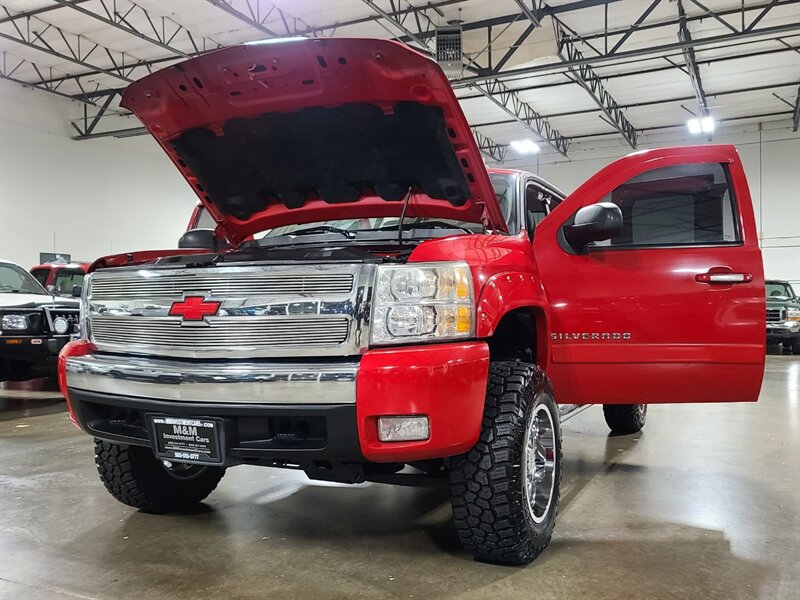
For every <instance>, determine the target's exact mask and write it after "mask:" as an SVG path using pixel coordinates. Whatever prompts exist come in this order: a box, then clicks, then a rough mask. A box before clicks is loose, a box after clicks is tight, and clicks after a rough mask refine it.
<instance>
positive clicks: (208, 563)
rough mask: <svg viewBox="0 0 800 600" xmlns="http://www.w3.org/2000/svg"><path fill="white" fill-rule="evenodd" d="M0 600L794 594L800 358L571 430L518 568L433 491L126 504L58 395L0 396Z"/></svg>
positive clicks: (238, 482) (276, 476)
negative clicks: (491, 555)
mask: <svg viewBox="0 0 800 600" xmlns="http://www.w3.org/2000/svg"><path fill="white" fill-rule="evenodd" d="M0 407H1V408H3V409H4V410H3V411H2V412H0V477H1V478H2V479H0V481H1V482H2V484H1V486H0V536H1V537H0V597H2V598H3V599H4V600H6V599H12V598H14V599H16V598H20V599H26V600H27V599H39V598H48V599H49V598H54V599H68V598H113V599H117V598H119V599H126V598H131V599H136V600H139V599H141V598H148V599H158V598H169V599H173V598H174V599H178V598H226V599H233V598H278V597H280V598H299V599H305V598H326V599H327V598H475V599H485V598H490V597H491V598H497V599H500V598H526V599H530V598H536V600H540V599H544V598H584V599H588V598H693V599H694V598H703V599H708V598H725V599H728V598H770V599H773V598H791V599H796V598H798V597H800V518H799V517H798V514H800V439H799V438H800V359H798V358H797V357H790V356H770V357H768V361H767V372H766V377H765V381H764V387H763V390H762V395H761V401H760V402H758V403H757V404H747V405H687V406H653V407H651V408H650V412H649V415H648V424H647V426H646V428H645V430H644V433H643V434H639V435H635V436H622V437H609V435H608V431H607V429H606V426H605V423H604V422H603V418H602V413H601V411H600V409H599V408H597V407H592V408H590V409H589V410H587V411H585V412H583V413H581V414H580V415H578V416H576V417H575V418H573V419H572V420H570V421H569V422H568V423H566V424H565V426H564V449H565V461H564V481H563V492H562V494H563V495H562V502H561V511H560V515H559V522H558V524H557V525H556V531H555V536H554V538H553V542H552V544H551V546H550V548H548V550H547V551H546V552H545V553H544V555H542V557H540V558H539V560H538V561H536V562H535V563H534V564H533V565H530V566H529V567H526V568H511V567H501V566H492V565H487V564H481V563H477V562H474V561H473V560H472V559H471V558H470V557H469V556H468V555H466V554H465V553H464V552H463V551H462V550H461V549H460V548H459V546H458V542H457V540H456V537H455V534H454V532H453V528H452V523H451V517H450V508H449V504H448V498H447V490H446V488H445V489H441V488H439V489H436V488H434V489H410V488H395V487H390V486H386V485H378V484H364V485H359V486H337V485H325V484H319V483H311V482H309V481H308V480H307V479H306V478H305V476H304V475H303V474H302V473H295V472H290V471H280V470H270V469H263V468H255V467H237V468H235V469H232V470H230V471H229V472H228V474H227V475H226V477H225V479H223V481H222V483H221V484H220V486H219V488H218V489H217V490H216V491H215V492H214V493H213V494H212V495H211V496H210V497H209V499H208V501H207V503H206V504H205V505H203V506H202V507H201V508H200V509H198V510H197V511H195V512H194V513H192V514H188V515H180V516H153V515H146V514H142V513H138V512H136V511H135V510H132V509H129V508H127V507H125V506H123V505H121V504H118V503H117V502H116V501H115V500H114V499H113V498H111V496H109V495H108V494H107V493H106V492H105V489H104V488H103V486H102V484H101V483H100V482H99V480H98V479H97V475H96V472H95V469H94V465H93V458H92V444H91V440H90V439H89V437H88V436H86V435H84V434H82V433H80V432H78V431H77V430H76V429H74V428H73V427H72V426H71V425H70V424H69V423H68V421H67V418H66V415H65V413H64V408H63V401H62V400H60V399H59V398H58V397H57V392H54V391H52V388H50V391H48V389H47V388H46V387H45V388H44V389H43V390H40V391H30V390H27V391H25V390H0Z"/></svg>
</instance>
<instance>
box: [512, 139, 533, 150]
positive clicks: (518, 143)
mask: <svg viewBox="0 0 800 600" xmlns="http://www.w3.org/2000/svg"><path fill="white" fill-rule="evenodd" d="M511 148H512V149H513V150H514V152H516V153H517V154H536V153H537V152H539V144H537V143H536V142H534V141H533V140H531V139H528V138H526V139H524V140H514V141H513V142H511Z"/></svg>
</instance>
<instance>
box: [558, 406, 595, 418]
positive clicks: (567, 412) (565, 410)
mask: <svg viewBox="0 0 800 600" xmlns="http://www.w3.org/2000/svg"><path fill="white" fill-rule="evenodd" d="M590 406H593V405H592V404H559V405H558V416H559V417H560V418H561V422H562V423H564V422H565V421H569V420H570V419H571V418H572V417H574V416H575V415H579V414H580V413H582V412H583V411H585V410H586V409H587V408H589V407H590Z"/></svg>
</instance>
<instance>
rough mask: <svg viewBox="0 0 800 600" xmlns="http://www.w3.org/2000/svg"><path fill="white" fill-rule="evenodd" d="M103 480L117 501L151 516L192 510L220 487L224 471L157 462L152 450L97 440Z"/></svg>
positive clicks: (96, 450) (98, 462)
mask: <svg viewBox="0 0 800 600" xmlns="http://www.w3.org/2000/svg"><path fill="white" fill-rule="evenodd" d="M94 452H95V454H94V457H95V463H97V471H98V473H99V474H100V479H101V480H102V482H103V483H104V484H105V486H106V489H107V490H108V492H109V493H110V494H111V495H112V496H114V498H116V499H117V500H119V501H120V502H122V503H123V504H127V505H128V506H132V507H133V508H138V509H139V510H142V511H144V512H149V513H157V514H161V513H169V512H176V511H181V510H186V509H188V508H191V507H192V506H194V505H195V504H197V503H199V502H201V501H202V500H204V499H205V497H206V496H208V495H209V494H210V493H211V492H212V491H213V490H214V488H216V487H217V484H218V483H219V481H220V479H222V476H223V475H224V474H225V468H224V467H207V466H202V465H189V464H184V463H173V464H172V465H171V467H169V468H168V467H167V466H165V464H164V463H163V462H162V461H161V460H159V459H157V458H156V457H155V456H154V455H153V452H152V451H151V450H150V449H149V448H145V447H143V446H130V445H127V444H113V443H111V442H105V441H103V440H98V439H95V441H94Z"/></svg>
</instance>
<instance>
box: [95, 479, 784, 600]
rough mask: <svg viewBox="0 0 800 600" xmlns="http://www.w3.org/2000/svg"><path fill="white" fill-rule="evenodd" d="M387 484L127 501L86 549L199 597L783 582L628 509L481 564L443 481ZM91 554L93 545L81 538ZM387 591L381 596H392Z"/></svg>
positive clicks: (735, 593)
mask: <svg viewBox="0 0 800 600" xmlns="http://www.w3.org/2000/svg"><path fill="white" fill-rule="evenodd" d="M385 487H386V486H374V487H373V486H370V487H369V488H367V489H361V490H348V489H346V488H332V487H328V488H323V487H314V486H309V487H302V488H300V489H298V490H297V491H296V492H295V493H294V494H291V495H290V496H287V497H285V498H283V499H280V500H277V501H274V502H271V503H269V504H268V505H266V506H264V505H256V506H253V505H244V506H241V507H230V506H229V507H226V508H225V509H224V510H220V511H210V512H208V513H205V514H194V515H183V516H181V518H171V517H155V516H153V515H144V514H142V513H136V514H133V515H131V516H130V517H129V518H128V519H127V522H126V523H125V524H124V525H123V526H122V529H121V531H119V534H121V536H122V538H116V537H115V540H114V541H113V542H111V543H110V544H109V545H108V546H106V547H105V548H104V551H103V552H101V553H98V555H97V556H84V557H83V559H84V560H91V561H99V563H100V564H101V565H102V564H105V565H106V566H107V568H108V569H110V570H113V571H116V572H117V576H119V580H120V581H123V580H128V581H129V582H130V581H131V578H130V576H131V575H132V574H133V572H135V575H136V581H141V582H149V583H147V584H145V583H142V584H141V585H142V586H144V585H147V586H150V587H148V592H149V593H155V596H153V597H162V596H163V597H178V596H171V594H173V593H175V592H177V591H180V594H179V596H180V597H187V598H188V597H200V596H201V595H202V594H201V592H202V591H203V590H207V589H216V590H221V589H232V588H230V587H229V586H234V588H233V589H237V590H247V589H249V590H252V591H250V592H248V593H242V594H240V595H236V597H237V598H257V597H262V596H259V594H258V593H257V590H269V589H271V588H272V587H273V586H275V585H278V586H279V587H280V589H281V590H282V593H289V592H292V593H293V594H295V595H298V597H313V596H315V593H313V592H315V591H316V593H317V594H318V593H323V596H319V597H326V598H339V597H352V595H351V596H348V594H349V592H356V591H358V592H363V593H367V591H368V590H372V592H378V591H379V590H381V584H380V582H385V583H386V584H388V585H390V586H391V588H392V589H398V588H401V589H402V590H403V595H402V597H407V596H408V595H413V596H414V597H422V598H428V597H442V596H447V597H462V596H463V597H473V598H487V597H489V596H490V595H492V594H498V597H505V596H504V594H506V595H507V594H508V593H510V591H511V590H515V593H518V592H519V591H521V590H524V589H531V588H530V586H533V585H535V587H536V589H539V590H542V592H541V593H537V598H538V597H541V598H566V597H570V598H575V597H580V596H582V595H588V596H591V597H595V596H596V594H597V593H598V586H600V587H599V589H602V596H603V597H609V598H611V597H614V598H634V597H636V598H692V597H694V598H700V597H706V598H731V599H738V598H742V599H744V598H754V597H759V596H760V597H776V593H775V592H776V591H777V590H776V589H773V587H771V586H778V585H780V583H779V582H780V577H779V576H777V567H776V566H775V565H772V564H765V563H763V562H758V561H754V560H748V559H745V558H742V557H741V556H737V555H736V553H734V551H733V549H732V548H731V543H730V541H729V540H728V539H727V538H726V537H725V535H724V534H723V533H722V532H720V531H716V530H712V529H705V528H701V527H693V526H689V525H684V524H680V523H674V522H670V521H662V520H642V519H638V520H637V519H636V518H635V517H633V518H631V519H626V520H625V523H624V525H621V526H620V527H619V528H618V529H617V530H615V531H614V532H613V534H608V531H606V530H603V531H599V529H601V528H598V527H597V526H596V525H593V524H592V523H587V526H586V528H585V529H581V530H580V533H578V534H575V533H570V531H571V530H573V529H574V527H575V524H574V523H572V524H570V525H571V527H561V528H559V525H557V526H556V535H555V537H554V539H553V541H552V543H551V545H550V547H549V548H548V549H547V550H546V551H545V552H544V554H543V555H542V556H541V557H539V559H538V560H537V561H535V562H534V563H533V564H531V565H530V566H527V567H507V566H499V565H490V564H484V563H479V562H476V561H474V560H473V559H472V558H471V557H470V556H469V555H467V554H466V553H465V552H464V551H463V550H461V548H460V547H459V545H458V542H457V539H456V537H455V532H454V530H453V528H452V523H451V520H450V517H449V516H443V515H439V517H441V518H440V519H438V518H437V517H436V515H438V514H439V513H438V512H437V511H438V510H439V509H438V506H439V504H441V503H442V502H445V503H446V501H447V491H446V489H438V488H437V489H425V490H420V489H416V490H410V491H411V492H412V493H410V494H401V496H402V498H400V499H398V501H396V502H395V501H392V500H391V499H389V498H387V497H386V494H385V493H384V491H383V490H382V489H381V488H385ZM353 493H355V494H357V495H360V496H361V497H362V499H361V500H355V497H354V496H353ZM311 506H313V507H314V508H313V510H312V511H311V512H309V507H311ZM403 507H407V508H403ZM413 515H416V516H417V518H416V519H409V520H408V521H406V520H405V519H407V518H409V517H412V516H413ZM420 519H422V520H423V521H424V520H425V519H430V520H431V522H429V523H428V524H420ZM559 529H560V533H559ZM607 534H608V535H607ZM595 536H600V537H595ZM123 538H124V539H125V541H124V542H120V541H119V539H123ZM210 540H213V543H209V541H210ZM84 541H85V540H84ZM154 542H158V543H154ZM102 546H103V544H97V545H95V548H96V549H98V548H101V547H102ZM87 552H88V553H90V554H94V553H95V552H97V550H87V547H86V546H84V549H83V554H86V553H87ZM132 557H139V558H136V559H135V560H131V559H132ZM142 557H146V558H142ZM331 561H333V563H335V565H338V566H337V567H334V566H333V563H331ZM95 564H96V563H95ZM188 564H191V568H187V565H188ZM128 569H130V570H131V573H127V572H126V571H127V570H128ZM120 571H122V573H120ZM101 572H102V571H101ZM166 573H170V576H169V577H166V576H165V574H166ZM311 573H313V574H314V576H313V577H312V576H311V575H310V574H311ZM433 574H435V576H434V575H433ZM429 575H430V576H429ZM151 576H152V577H151ZM153 577H155V579H153ZM153 581H155V582H156V583H155V584H153V583H152V582H153ZM323 581H324V583H323ZM376 582H378V587H377V589H376V588H375V586H376ZM389 582H391V583H389ZM137 585H139V584H136V583H133V584H132V585H129V587H127V588H126V589H124V590H119V591H120V592H124V593H119V594H117V593H114V586H113V585H112V586H111V587H108V588H107V589H106V593H108V594H112V595H113V597H119V598H124V597H136V587H137ZM326 586H327V587H326ZM322 590H324V592H322ZM383 591H384V592H387V594H386V595H381V594H377V596H378V597H399V596H395V595H394V594H393V593H392V594H388V589H384V590H383ZM784 591H785V590H784ZM126 593H127V594H129V595H128V596H125V594H126ZM355 595H358V594H355ZM777 595H779V594H777ZM515 597H516V596H515ZM520 597H522V596H520Z"/></svg>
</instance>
